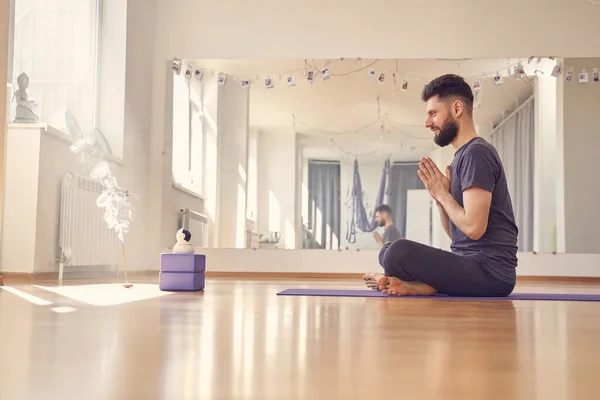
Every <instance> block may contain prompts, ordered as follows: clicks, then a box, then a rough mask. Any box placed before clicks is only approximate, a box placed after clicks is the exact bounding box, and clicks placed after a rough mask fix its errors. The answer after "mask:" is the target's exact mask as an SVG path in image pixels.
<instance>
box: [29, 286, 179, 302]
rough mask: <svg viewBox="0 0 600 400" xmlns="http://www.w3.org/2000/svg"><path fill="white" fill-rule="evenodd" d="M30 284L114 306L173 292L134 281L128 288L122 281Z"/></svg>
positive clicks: (65, 295) (81, 300)
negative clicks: (95, 283)
mask: <svg viewBox="0 0 600 400" xmlns="http://www.w3.org/2000/svg"><path fill="white" fill-rule="evenodd" d="M32 286H33V287H36V288H39V289H43V290H47V291H49V292H52V293H56V294H58V295H61V296H64V297H68V298H70V299H73V300H76V301H79V302H82V303H87V304H91V305H93V306H114V305H118V304H126V303H133V302H135V301H141V300H148V299H153V298H156V297H162V296H167V295H170V294H173V293H172V292H163V291H161V290H160V289H159V288H158V285H152V284H145V283H136V284H134V285H133V287H132V288H129V289H127V288H124V287H123V284H122V283H108V284H98V285H77V286H38V285H32Z"/></svg>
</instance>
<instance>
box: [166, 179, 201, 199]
mask: <svg viewBox="0 0 600 400" xmlns="http://www.w3.org/2000/svg"><path fill="white" fill-rule="evenodd" d="M173 188H175V189H177V190H180V191H182V192H184V193H187V194H189V195H190V196H194V197H196V198H198V199H200V200H206V197H204V196H203V195H201V194H200V193H196V192H194V191H193V190H192V189H188V188H186V187H185V186H183V185H181V184H179V183H174V184H173Z"/></svg>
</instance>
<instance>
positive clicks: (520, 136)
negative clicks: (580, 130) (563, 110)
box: [491, 98, 535, 252]
mask: <svg viewBox="0 0 600 400" xmlns="http://www.w3.org/2000/svg"><path fill="white" fill-rule="evenodd" d="M534 123H535V115H534V100H533V98H532V99H530V100H528V101H527V102H526V103H525V104H524V105H523V106H522V107H521V108H520V109H519V110H518V111H517V112H515V113H514V114H513V115H511V116H510V117H509V118H507V119H506V120H504V121H503V122H501V124H500V125H498V127H496V128H495V129H494V130H493V131H492V140H491V141H492V144H493V145H494V147H496V150H497V151H498V154H499V155H500V158H501V159H502V163H503V164H504V171H505V173H506V180H507V182H508V190H509V191H510V196H511V199H512V203H513V209H514V212H515V219H516V222H517V226H518V227H519V242H518V243H519V251H524V252H529V251H532V250H533V165H534V164H533V158H534V126H535V125H534Z"/></svg>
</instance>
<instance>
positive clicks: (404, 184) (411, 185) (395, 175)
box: [387, 163, 425, 237]
mask: <svg viewBox="0 0 600 400" xmlns="http://www.w3.org/2000/svg"><path fill="white" fill-rule="evenodd" d="M418 170H419V166H418V165H417V164H414V163H411V164H402V163H398V164H392V166H391V167H390V174H389V182H388V190H387V204H388V205H389V206H390V207H391V208H392V217H393V219H394V225H396V227H397V228H398V230H399V231H400V234H401V235H402V237H406V212H407V210H406V203H407V197H408V191H409V190H413V189H425V185H423V182H421V178H419V175H418V174H417V171H418Z"/></svg>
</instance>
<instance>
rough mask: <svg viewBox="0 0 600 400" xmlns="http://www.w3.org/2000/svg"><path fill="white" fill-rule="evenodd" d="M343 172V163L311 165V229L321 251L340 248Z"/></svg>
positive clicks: (309, 204) (309, 196) (312, 163)
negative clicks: (341, 166)
mask: <svg viewBox="0 0 600 400" xmlns="http://www.w3.org/2000/svg"><path fill="white" fill-rule="evenodd" d="M340 170H341V169H340V163H334V162H322V161H309V162H308V201H309V203H308V229H309V230H310V231H312V233H313V235H314V239H315V240H316V242H318V244H319V246H320V248H322V249H332V248H336V249H338V248H340V218H341V216H340ZM319 216H320V217H319Z"/></svg>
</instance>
